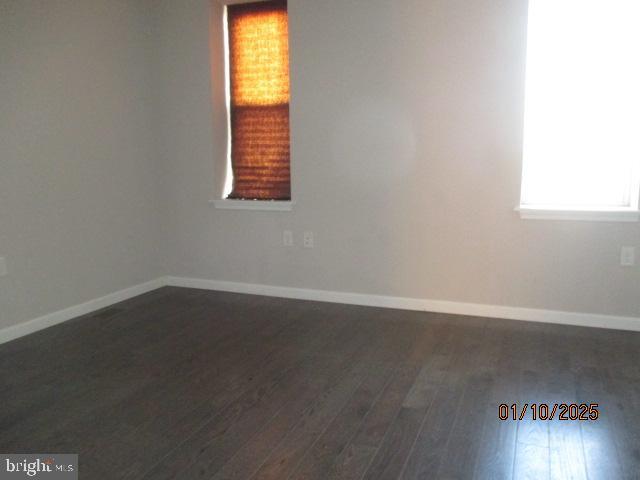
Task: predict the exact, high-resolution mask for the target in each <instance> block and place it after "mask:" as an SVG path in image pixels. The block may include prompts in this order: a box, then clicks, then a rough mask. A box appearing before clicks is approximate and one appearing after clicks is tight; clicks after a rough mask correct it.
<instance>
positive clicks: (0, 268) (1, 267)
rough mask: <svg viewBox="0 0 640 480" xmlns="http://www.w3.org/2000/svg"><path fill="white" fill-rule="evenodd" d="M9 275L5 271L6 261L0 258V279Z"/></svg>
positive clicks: (7, 271)
mask: <svg viewBox="0 0 640 480" xmlns="http://www.w3.org/2000/svg"><path fill="white" fill-rule="evenodd" d="M7 275H9V270H7V261H6V260H5V259H4V257H0V277H5V276H7Z"/></svg>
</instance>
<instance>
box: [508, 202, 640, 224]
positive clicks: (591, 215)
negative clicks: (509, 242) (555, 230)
mask: <svg viewBox="0 0 640 480" xmlns="http://www.w3.org/2000/svg"><path fill="white" fill-rule="evenodd" d="M515 210H516V211H517V212H519V214H520V218H522V219H526V220H578V221H589V222H638V221H640V211H639V210H638V209H637V208H603V209H584V210H583V209H574V210H570V209H566V208H553V207H546V206H545V207H542V206H532V205H520V206H519V207H516V209H515Z"/></svg>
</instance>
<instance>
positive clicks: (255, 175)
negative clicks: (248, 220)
mask: <svg viewBox="0 0 640 480" xmlns="http://www.w3.org/2000/svg"><path fill="white" fill-rule="evenodd" d="M287 20H288V19H287V2H286V0H285V1H282V0H272V1H263V2H255V3H242V4H235V5H228V6H227V32H228V46H229V50H228V55H229V58H228V65H229V79H228V81H229V82H230V84H229V87H230V88H229V93H230V109H229V115H230V120H231V122H230V123H231V168H232V173H233V186H232V190H231V193H230V194H229V196H228V197H227V198H231V199H252V200H256V199H257V200H290V199H291V180H290V169H289V157H290V153H289V152H290V148H289V39H288V22H287Z"/></svg>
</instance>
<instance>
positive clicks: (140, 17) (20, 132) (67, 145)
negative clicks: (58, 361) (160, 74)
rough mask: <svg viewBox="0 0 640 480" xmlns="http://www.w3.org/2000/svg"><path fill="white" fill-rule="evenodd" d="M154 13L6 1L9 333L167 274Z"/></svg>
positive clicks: (0, 61)
mask: <svg viewBox="0 0 640 480" xmlns="http://www.w3.org/2000/svg"><path fill="white" fill-rule="evenodd" d="M151 6H152V2H150V1H147V0H137V1H133V0H91V1H88V0H0V256H5V257H6V258H7V263H8V267H9V271H10V275H9V276H7V277H2V278H0V328H2V327H6V326H9V325H12V324H15V323H19V322H22V321H26V320H30V319H32V318H35V317H37V316H39V315H42V314H45V313H50V312H53V311H56V310H59V309H62V308H65V307H69V306H71V305H76V304H78V303H82V302H85V301H87V300H90V299H93V298H96V297H99V296H102V295H105V294H108V293H111V292H114V291H117V290H119V289H122V288H126V287H129V286H131V285H135V284H138V283H141V282H144V281H147V280H150V279H152V278H156V277H157V276H159V275H160V274H161V273H162V270H161V268H160V266H159V255H158V254H159V252H158V241H157V240H158V237H159V235H160V219H161V217H160V213H161V212H160V206H159V201H158V200H159V193H160V190H159V188H158V185H159V178H158V175H159V171H158V168H157V164H158V163H159V162H158V161H157V158H156V155H155V153H154V149H155V141H154V137H153V135H154V129H153V128H152V127H153V125H152V124H151V120H152V118H153V117H152V110H151V106H152V103H151V101H152V98H153V97H152V96H151V92H150V89H149V85H151V84H152V83H153V80H154V79H153V75H152V73H153V72H152V70H151V63H152V61H153V55H152V53H153V48H154V42H153V39H152V34H153V31H152V26H153V16H152V15H151V12H152V11H151Z"/></svg>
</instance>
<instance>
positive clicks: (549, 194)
mask: <svg viewBox="0 0 640 480" xmlns="http://www.w3.org/2000/svg"><path fill="white" fill-rule="evenodd" d="M524 128H525V131H524V158H523V178H522V198H521V209H534V210H535V209H541V210H566V211H595V212H606V211H612V212H627V211H628V212H630V213H634V214H635V213H637V211H638V195H639V193H640V171H639V170H640V168H639V167H640V0H529V26H528V43H527V74H526V100H525V123H524Z"/></svg>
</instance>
